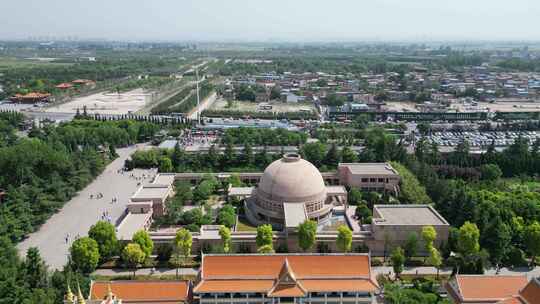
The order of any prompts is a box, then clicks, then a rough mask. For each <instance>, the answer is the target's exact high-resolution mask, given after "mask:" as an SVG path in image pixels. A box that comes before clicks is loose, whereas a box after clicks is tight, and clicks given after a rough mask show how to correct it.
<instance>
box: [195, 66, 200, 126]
mask: <svg viewBox="0 0 540 304" xmlns="http://www.w3.org/2000/svg"><path fill="white" fill-rule="evenodd" d="M195 77H196V82H197V124H199V125H200V124H201V108H200V105H201V100H200V96H199V69H198V68H197V67H195Z"/></svg>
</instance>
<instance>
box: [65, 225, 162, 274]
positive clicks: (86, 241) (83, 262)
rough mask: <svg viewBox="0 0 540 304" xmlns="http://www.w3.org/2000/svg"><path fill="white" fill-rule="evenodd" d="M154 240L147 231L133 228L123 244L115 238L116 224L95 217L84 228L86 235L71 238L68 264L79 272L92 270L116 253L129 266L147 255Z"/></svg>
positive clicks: (147, 256)
mask: <svg viewBox="0 0 540 304" xmlns="http://www.w3.org/2000/svg"><path fill="white" fill-rule="evenodd" d="M153 250H154V243H153V241H152V239H151V238H150V235H149V234H148V232H146V231H144V230H140V231H137V232H136V233H135V234H134V235H133V238H132V241H131V242H130V243H129V244H127V245H125V246H123V245H122V244H121V243H120V242H119V241H118V239H117V236H116V228H115V227H114V226H113V225H112V224H110V223H109V222H105V221H99V222H97V223H96V224H95V225H93V226H92V227H90V230H89V231H88V237H82V238H79V239H77V240H75V241H74V242H73V244H72V245H71V247H70V249H69V251H70V263H71V267H72V268H74V269H75V270H77V271H78V272H80V273H83V274H89V273H91V272H92V271H94V270H95V269H96V268H97V266H98V265H99V264H102V263H105V262H107V261H109V260H110V259H111V258H113V257H115V256H120V257H121V259H122V262H123V263H124V264H125V265H126V266H128V267H130V268H133V269H136V268H137V267H138V266H139V265H141V264H143V263H144V262H145V261H146V260H147V259H148V258H150V256H151V254H152V251H153Z"/></svg>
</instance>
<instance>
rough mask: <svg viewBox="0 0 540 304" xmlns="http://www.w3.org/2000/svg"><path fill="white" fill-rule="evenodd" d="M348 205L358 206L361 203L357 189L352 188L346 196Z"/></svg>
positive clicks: (360, 194)
mask: <svg viewBox="0 0 540 304" xmlns="http://www.w3.org/2000/svg"><path fill="white" fill-rule="evenodd" d="M348 200H349V205H358V204H360V202H361V201H362V192H361V191H360V190H359V189H358V188H354V187H352V188H351V190H349V195H348Z"/></svg>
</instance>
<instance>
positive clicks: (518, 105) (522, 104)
mask: <svg viewBox="0 0 540 304" xmlns="http://www.w3.org/2000/svg"><path fill="white" fill-rule="evenodd" d="M414 106H415V103H414V102H387V103H386V106H385V107H384V109H385V110H386V111H389V112H403V111H407V112H417V111H418V109H416V108H415V107H414ZM456 110H457V111H458V112H476V111H489V112H540V101H537V102H534V101H496V102H494V103H490V102H478V104H477V105H476V106H472V105H469V104H467V105H465V104H462V103H456V104H452V105H451V106H450V109H448V111H452V112H454V111H456Z"/></svg>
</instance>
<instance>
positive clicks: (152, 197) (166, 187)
mask: <svg viewBox="0 0 540 304" xmlns="http://www.w3.org/2000/svg"><path fill="white" fill-rule="evenodd" d="M171 193H172V184H148V185H144V186H142V187H140V188H139V189H138V190H137V192H135V194H133V196H132V197H131V202H136V203H140V202H152V208H153V212H154V216H162V215H164V214H165V212H166V211H165V201H166V200H167V198H168V197H169V196H170V195H171Z"/></svg>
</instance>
